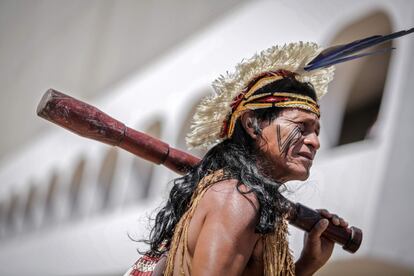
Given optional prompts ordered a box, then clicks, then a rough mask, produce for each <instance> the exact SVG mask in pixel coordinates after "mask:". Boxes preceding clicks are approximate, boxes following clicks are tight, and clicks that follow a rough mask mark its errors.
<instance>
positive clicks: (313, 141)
mask: <svg viewBox="0 0 414 276" xmlns="http://www.w3.org/2000/svg"><path fill="white" fill-rule="evenodd" d="M304 143H305V144H306V145H310V146H312V147H313V148H314V149H315V150H318V149H319V148H320V147H321V144H320V143H319V137H318V135H316V133H314V132H313V133H310V134H308V135H307V136H306V137H305V140H304Z"/></svg>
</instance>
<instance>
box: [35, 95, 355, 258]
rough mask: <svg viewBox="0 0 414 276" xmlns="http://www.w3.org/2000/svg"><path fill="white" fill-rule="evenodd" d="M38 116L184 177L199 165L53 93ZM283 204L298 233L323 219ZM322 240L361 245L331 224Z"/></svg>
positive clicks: (90, 108) (349, 232)
mask: <svg viewBox="0 0 414 276" xmlns="http://www.w3.org/2000/svg"><path fill="white" fill-rule="evenodd" d="M37 115H39V116H40V117H42V118H44V119H46V120H49V121H51V122H53V123H55V124H57V125H59V126H61V127H64V128H66V129H68V130H70V131H72V132H74V133H76V134H78V135H80V136H83V137H86V138H90V139H94V140H97V141H100V142H104V143H106V144H109V145H112V146H117V147H120V148H122V149H125V150H127V151H129V152H131V153H133V154H135V155H137V156H139V157H141V158H143V159H145V160H148V161H150V162H153V163H156V164H159V165H161V164H162V165H164V166H166V167H167V168H169V169H171V170H173V171H175V172H177V173H179V174H185V173H187V172H188V171H189V170H190V169H191V168H192V167H194V166H196V165H197V164H198V163H199V162H200V159H199V158H197V157H195V156H192V155H190V154H188V153H186V152H183V151H180V150H178V149H175V148H172V147H170V146H169V145H168V144H166V143H164V142H162V141H161V140H159V139H156V138H154V137H151V136H149V135H147V134H145V133H142V132H139V131H136V130H134V129H132V128H129V127H127V126H125V124H123V123H121V122H120V121H118V120H116V119H114V118H112V117H110V116H108V115H107V114H105V113H104V112H102V111H100V110H99V109H97V108H96V107H93V106H91V105H89V104H87V103H84V102H82V101H79V100H77V99H75V98H72V97H70V96H67V95H65V94H63V93H60V92H58V91H56V90H53V89H49V90H48V91H47V92H46V93H45V94H44V95H43V97H42V99H41V101H40V103H39V105H38V107H37ZM285 200H286V203H287V204H288V205H289V210H290V211H289V217H288V220H289V223H290V224H292V225H294V226H296V227H298V228H299V229H302V230H304V231H307V232H309V231H310V230H311V229H312V228H313V226H314V225H315V224H316V223H317V222H318V221H319V220H320V219H321V218H322V216H321V215H320V214H319V213H318V212H317V211H315V210H312V209H310V208H308V207H306V206H304V205H302V204H300V203H293V202H291V201H289V200H288V199H285ZM322 236H324V237H326V238H328V239H330V240H332V241H334V242H336V243H338V244H341V245H343V247H342V248H343V249H344V250H346V251H349V252H351V253H354V252H356V251H357V250H358V248H359V246H360V245H361V242H362V231H361V229H359V228H357V227H354V226H351V227H349V228H343V227H340V226H336V225H334V224H332V223H331V222H330V223H329V226H328V228H327V229H326V230H325V232H323V234H322Z"/></svg>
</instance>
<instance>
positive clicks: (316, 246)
mask: <svg viewBox="0 0 414 276" xmlns="http://www.w3.org/2000/svg"><path fill="white" fill-rule="evenodd" d="M318 211H319V213H320V214H321V215H322V217H324V218H323V219H321V220H320V221H319V222H318V223H316V224H315V226H314V227H313V228H312V230H311V231H310V232H309V234H305V238H304V246H303V250H302V253H301V256H300V258H299V260H298V261H297V262H296V275H298V276H305V275H313V273H315V272H316V271H317V270H318V269H319V268H321V267H322V266H323V265H324V264H325V263H326V262H327V261H328V260H329V258H330V257H331V255H332V251H333V248H334V245H335V243H334V242H333V241H331V240H329V239H326V238H324V237H321V235H322V233H323V232H324V231H325V230H326V228H327V227H328V224H329V221H331V222H332V223H333V224H334V225H337V226H341V227H344V228H346V227H348V223H347V222H346V221H345V220H344V219H343V218H340V217H338V216H337V215H334V214H331V213H329V212H328V211H327V210H324V209H323V210H318Z"/></svg>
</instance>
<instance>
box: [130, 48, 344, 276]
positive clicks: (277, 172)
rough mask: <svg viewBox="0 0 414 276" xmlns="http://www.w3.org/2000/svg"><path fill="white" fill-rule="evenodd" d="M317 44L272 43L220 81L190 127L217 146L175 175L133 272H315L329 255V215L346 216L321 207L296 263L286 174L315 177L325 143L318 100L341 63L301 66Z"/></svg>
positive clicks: (202, 142)
mask: <svg viewBox="0 0 414 276" xmlns="http://www.w3.org/2000/svg"><path fill="white" fill-rule="evenodd" d="M319 51H320V50H319V47H318V46H317V45H316V44H314V43H291V44H289V45H285V46H283V47H273V48H270V49H267V50H265V51H263V52H261V53H260V54H258V55H255V56H254V57H252V58H251V59H249V60H245V61H244V62H242V63H240V64H239V65H237V67H236V71H235V72H234V73H233V74H227V75H226V76H221V77H220V78H219V79H217V80H216V81H215V82H214V83H213V87H214V89H215V92H216V93H215V94H214V95H213V96H210V97H207V98H206V99H204V100H203V101H202V103H201V104H200V106H199V107H198V109H197V111H196V114H195V116H194V121H193V125H192V131H191V133H190V134H189V135H188V137H187V142H188V144H189V145H190V146H192V147H200V146H202V147H208V146H212V148H211V149H210V150H209V151H208V153H207V154H206V155H205V156H204V158H203V159H202V161H201V162H200V163H199V165H198V166H196V167H195V168H194V169H193V170H192V171H191V172H190V173H188V174H187V175H185V176H183V177H180V178H177V179H175V180H174V186H173V188H172V190H171V193H170V196H169V199H168V202H167V203H166V205H165V206H164V207H163V208H162V209H161V210H160V211H159V213H158V214H157V216H156V219H155V225H154V227H153V229H152V231H151V235H150V238H149V240H148V243H149V244H150V246H151V249H150V252H148V253H147V254H146V255H145V256H143V257H142V258H141V259H140V260H138V261H137V263H136V264H135V265H134V266H133V267H132V268H131V269H130V271H129V272H127V275H151V274H152V273H153V275H154V274H157V275H295V274H296V275H312V274H313V273H314V272H315V271H317V270H318V269H319V268H320V267H321V266H322V265H324V264H325V263H326V262H327V260H328V259H329V257H330V256H331V253H332V250H333V246H334V243H333V242H332V241H329V240H327V239H325V238H323V237H321V234H322V233H323V231H324V230H325V229H326V227H327V226H328V220H331V221H332V222H333V223H334V224H335V225H340V226H342V227H347V223H346V222H345V221H344V220H343V219H341V218H338V217H337V216H334V215H332V214H330V213H329V212H327V211H321V213H322V215H323V216H324V217H325V219H321V220H320V221H319V222H318V223H317V224H316V225H315V226H314V227H313V229H312V231H311V232H310V233H309V234H308V235H307V237H306V238H305V243H304V248H303V251H302V254H301V257H300V258H299V259H298V260H297V261H296V263H294V261H293V259H292V256H291V252H290V250H289V248H288V242H287V237H286V236H287V224H286V220H285V217H286V212H287V206H285V205H284V201H283V197H282V196H281V194H280V188H281V187H282V185H283V183H285V182H286V181H289V180H306V179H307V178H308V176H309V170H310V168H311V166H312V162H313V159H314V157H315V154H316V152H317V150H318V149H319V146H320V145H319V139H318V135H319V116H320V113H319V105H318V101H319V99H320V97H321V96H322V95H323V94H325V93H326V91H327V85H328V83H329V82H330V81H331V80H332V77H333V70H334V69H333V67H332V66H330V67H327V68H321V69H318V70H314V71H311V72H306V71H304V70H303V68H304V66H305V65H306V64H307V62H309V60H310V59H311V58H312V57H315V56H316V55H317V53H318V52H319ZM157 262H158V264H157V265H156V263H157Z"/></svg>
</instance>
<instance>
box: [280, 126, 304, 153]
mask: <svg viewBox="0 0 414 276" xmlns="http://www.w3.org/2000/svg"><path fill="white" fill-rule="evenodd" d="M301 132H302V130H301V128H300V127H299V126H295V127H294V128H293V129H292V130H291V131H290V132H289V134H288V135H287V137H286V138H285V139H283V140H282V132H281V128H280V125H279V124H278V125H277V126H276V135H277V140H278V144H279V152H280V153H281V155H282V156H286V155H287V152H288V151H289V148H290V147H291V146H292V145H294V144H295V143H296V142H297V141H298V140H299V139H300V137H301Z"/></svg>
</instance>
